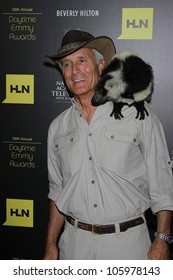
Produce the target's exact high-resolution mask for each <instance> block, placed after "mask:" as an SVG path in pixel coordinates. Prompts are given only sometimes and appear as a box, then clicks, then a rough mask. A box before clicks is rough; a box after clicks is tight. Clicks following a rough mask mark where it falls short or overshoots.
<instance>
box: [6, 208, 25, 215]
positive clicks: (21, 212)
mask: <svg viewBox="0 0 173 280" xmlns="http://www.w3.org/2000/svg"><path fill="white" fill-rule="evenodd" d="M10 216H16V217H29V209H27V210H26V209H12V208H11V209H10Z"/></svg>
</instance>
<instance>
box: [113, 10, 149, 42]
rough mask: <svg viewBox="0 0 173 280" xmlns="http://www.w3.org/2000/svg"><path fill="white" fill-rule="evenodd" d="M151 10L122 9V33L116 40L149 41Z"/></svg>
mask: <svg viewBox="0 0 173 280" xmlns="http://www.w3.org/2000/svg"><path fill="white" fill-rule="evenodd" d="M153 14H154V9H153V8H123V10H122V32H121V35H120V36H119V37H118V39H126V40H127V39H131V40H151V39H152V36H153Z"/></svg>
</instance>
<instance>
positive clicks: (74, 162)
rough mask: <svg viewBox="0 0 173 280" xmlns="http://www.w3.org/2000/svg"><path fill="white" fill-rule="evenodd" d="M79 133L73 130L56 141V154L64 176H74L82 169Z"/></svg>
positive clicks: (58, 137)
mask: <svg viewBox="0 0 173 280" xmlns="http://www.w3.org/2000/svg"><path fill="white" fill-rule="evenodd" d="M78 143H79V133H78V131H77V129H73V130H71V131H69V132H67V133H64V134H61V135H58V136H57V137H56V138H55V139H54V153H55V155H56V158H57V163H58V166H59V167H60V171H61V173H62V174H71V175H72V174H73V173H74V172H76V171H77V170H78V169H79V168H80V162H79V157H78V155H79V153H80V151H79V149H80V145H78Z"/></svg>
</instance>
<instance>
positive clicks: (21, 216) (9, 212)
mask: <svg viewBox="0 0 173 280" xmlns="http://www.w3.org/2000/svg"><path fill="white" fill-rule="evenodd" d="M33 205H34V203H33V200H26V199H11V198H7V199H6V222H5V223H4V224H3V225H5V226H16V227H33Z"/></svg>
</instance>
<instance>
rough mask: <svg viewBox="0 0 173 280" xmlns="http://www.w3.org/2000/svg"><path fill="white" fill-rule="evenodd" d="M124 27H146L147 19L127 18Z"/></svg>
mask: <svg viewBox="0 0 173 280" xmlns="http://www.w3.org/2000/svg"><path fill="white" fill-rule="evenodd" d="M126 27H127V28H130V27H133V28H143V27H144V28H148V20H147V19H146V20H143V19H140V20H135V19H133V20H127V22H126Z"/></svg>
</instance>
